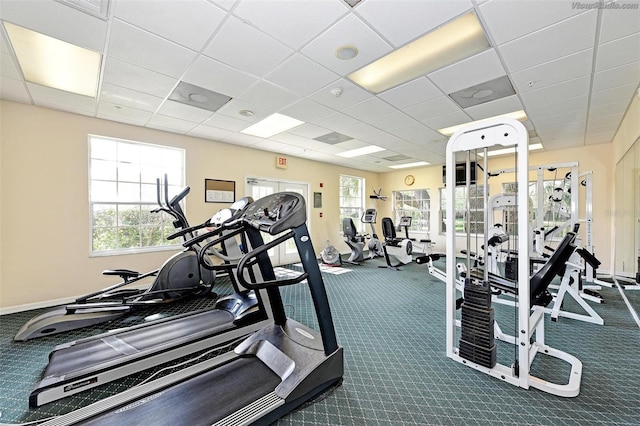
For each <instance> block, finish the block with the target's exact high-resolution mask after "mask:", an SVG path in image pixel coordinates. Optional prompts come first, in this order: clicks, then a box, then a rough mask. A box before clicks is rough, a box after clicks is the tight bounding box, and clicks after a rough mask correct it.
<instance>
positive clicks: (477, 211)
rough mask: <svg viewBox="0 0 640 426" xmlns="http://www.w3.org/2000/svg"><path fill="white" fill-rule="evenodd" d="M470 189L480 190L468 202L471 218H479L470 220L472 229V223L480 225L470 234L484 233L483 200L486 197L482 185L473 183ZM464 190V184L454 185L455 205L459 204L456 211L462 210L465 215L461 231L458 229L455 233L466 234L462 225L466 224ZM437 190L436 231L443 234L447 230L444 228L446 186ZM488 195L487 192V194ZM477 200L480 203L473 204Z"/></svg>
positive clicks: (465, 197) (465, 188)
mask: <svg viewBox="0 0 640 426" xmlns="http://www.w3.org/2000/svg"><path fill="white" fill-rule="evenodd" d="M471 189H472V190H474V189H475V190H477V191H480V196H478V197H472V198H471V200H470V204H471V207H472V208H471V212H472V219H473V218H474V217H475V218H479V219H480V220H471V224H472V227H473V228H474V229H473V231H475V230H476V229H475V226H473V225H474V224H476V225H478V224H479V225H481V226H480V229H479V230H478V231H477V232H471V235H481V234H483V233H484V225H485V224H484V209H485V205H484V201H485V199H486V198H487V197H486V196H485V194H484V185H473V186H472V187H471ZM466 190H467V187H466V186H456V190H455V192H456V205H458V206H459V208H458V209H456V210H457V211H458V210H459V211H462V212H463V214H464V215H465V216H464V217H463V219H464V220H463V230H462V232H460V231H456V235H465V234H466V230H465V229H464V226H466V214H467V211H466V200H467V196H466ZM438 192H439V193H440V211H439V213H438V218H439V220H440V224H439V226H438V232H439V233H440V235H445V234H446V233H447V232H446V230H445V223H446V211H447V200H446V193H447V192H446V188H439V190H438ZM487 195H488V194H487ZM477 202H480V205H478V206H475V205H474V204H476V203H477ZM462 206H465V207H464V208H462Z"/></svg>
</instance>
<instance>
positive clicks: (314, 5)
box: [233, 0, 348, 49]
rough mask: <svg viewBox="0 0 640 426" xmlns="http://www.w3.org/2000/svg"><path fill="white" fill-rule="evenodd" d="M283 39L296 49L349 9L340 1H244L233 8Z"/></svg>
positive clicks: (235, 12)
mask: <svg viewBox="0 0 640 426" xmlns="http://www.w3.org/2000/svg"><path fill="white" fill-rule="evenodd" d="M233 12H234V14H235V15H237V16H239V17H240V18H242V19H243V20H245V21H248V22H250V23H251V24H252V25H255V26H256V27H258V28H260V29H261V30H262V31H264V32H265V33H267V34H269V35H271V36H272V37H274V38H275V39H278V40H280V41H281V42H282V43H284V44H286V45H288V46H291V47H293V48H294V49H299V48H301V47H302V46H304V45H305V44H306V43H307V42H309V41H310V40H311V39H312V38H314V37H316V36H317V35H318V34H320V33H321V32H322V31H323V30H324V29H325V28H327V27H328V26H330V25H332V24H333V23H334V22H336V21H337V20H338V18H340V17H341V16H342V15H344V14H345V13H347V12H348V8H347V5H346V4H345V3H343V2H340V1H307V2H301V1H300V0H279V1H244V2H240V3H239V4H238V6H237V7H236V8H235V10H234V11H233Z"/></svg>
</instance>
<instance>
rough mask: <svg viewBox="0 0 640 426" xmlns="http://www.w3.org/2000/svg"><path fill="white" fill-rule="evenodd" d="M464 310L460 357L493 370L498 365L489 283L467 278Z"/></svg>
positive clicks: (462, 309)
mask: <svg viewBox="0 0 640 426" xmlns="http://www.w3.org/2000/svg"><path fill="white" fill-rule="evenodd" d="M460 309H461V313H462V318H461V321H460V322H461V324H460V331H461V337H460V347H459V349H460V356H461V357H462V358H464V359H467V360H469V361H471V362H474V363H476V364H479V365H482V366H483V367H487V368H493V367H494V366H495V365H496V345H495V340H494V334H493V329H494V328H493V325H494V324H493V323H494V318H493V308H492V307H491V288H490V287H489V284H488V283H485V282H482V283H480V282H478V281H472V280H469V279H467V280H466V281H465V286H464V302H463V303H462V306H461V308H460Z"/></svg>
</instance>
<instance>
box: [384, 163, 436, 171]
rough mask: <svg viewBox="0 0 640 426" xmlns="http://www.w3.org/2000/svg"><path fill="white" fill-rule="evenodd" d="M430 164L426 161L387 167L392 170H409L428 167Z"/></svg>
mask: <svg viewBox="0 0 640 426" xmlns="http://www.w3.org/2000/svg"><path fill="white" fill-rule="evenodd" d="M428 165H429V163H427V162H426V161H418V162H415V163H407V164H398V165H395V166H387V167H389V168H390V169H408V168H409V167H418V166H428Z"/></svg>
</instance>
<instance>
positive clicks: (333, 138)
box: [313, 132, 353, 145]
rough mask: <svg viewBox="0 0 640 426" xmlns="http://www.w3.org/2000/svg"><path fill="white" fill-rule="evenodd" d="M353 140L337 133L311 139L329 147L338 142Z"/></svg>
mask: <svg viewBox="0 0 640 426" xmlns="http://www.w3.org/2000/svg"><path fill="white" fill-rule="evenodd" d="M351 139H353V138H352V137H351V136H347V135H343V134H342V133H338V132H331V133H327V134H326V135H322V136H318V137H317V138H313V140H316V141H319V142H324V143H328V144H329V145H335V144H337V143H340V142H345V141H350V140H351Z"/></svg>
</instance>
